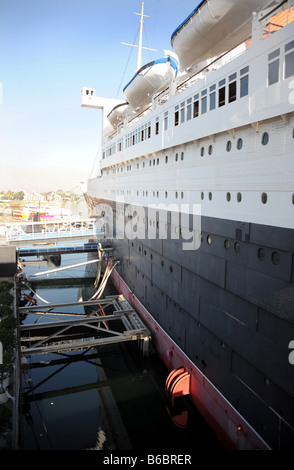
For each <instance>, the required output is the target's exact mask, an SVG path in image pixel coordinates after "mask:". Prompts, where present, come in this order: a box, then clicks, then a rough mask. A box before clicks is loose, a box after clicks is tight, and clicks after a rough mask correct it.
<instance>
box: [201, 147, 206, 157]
mask: <svg viewBox="0 0 294 470" xmlns="http://www.w3.org/2000/svg"><path fill="white" fill-rule="evenodd" d="M204 152H205V150H204V147H201V150H200V155H201V157H204Z"/></svg>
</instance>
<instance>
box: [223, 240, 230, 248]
mask: <svg viewBox="0 0 294 470" xmlns="http://www.w3.org/2000/svg"><path fill="white" fill-rule="evenodd" d="M224 247H225V249H226V250H229V249H230V240H225V241H224Z"/></svg>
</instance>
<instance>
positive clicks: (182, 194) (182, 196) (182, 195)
mask: <svg viewBox="0 0 294 470" xmlns="http://www.w3.org/2000/svg"><path fill="white" fill-rule="evenodd" d="M181 199H184V193H183V191H182V192H181Z"/></svg>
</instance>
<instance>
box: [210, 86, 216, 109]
mask: <svg viewBox="0 0 294 470" xmlns="http://www.w3.org/2000/svg"><path fill="white" fill-rule="evenodd" d="M215 89H216V85H212V86H211V87H210V88H209V92H210V94H209V109H210V111H211V110H212V109H215Z"/></svg>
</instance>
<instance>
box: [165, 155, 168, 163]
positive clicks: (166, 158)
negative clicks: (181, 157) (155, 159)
mask: <svg viewBox="0 0 294 470" xmlns="http://www.w3.org/2000/svg"><path fill="white" fill-rule="evenodd" d="M167 162H168V156H167V155H166V157H165V163H167Z"/></svg>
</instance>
